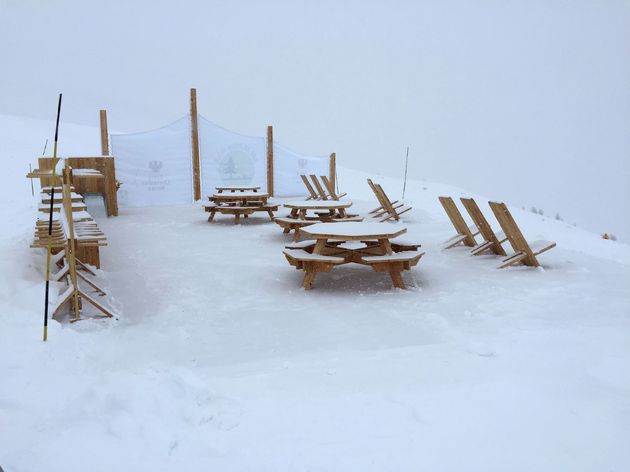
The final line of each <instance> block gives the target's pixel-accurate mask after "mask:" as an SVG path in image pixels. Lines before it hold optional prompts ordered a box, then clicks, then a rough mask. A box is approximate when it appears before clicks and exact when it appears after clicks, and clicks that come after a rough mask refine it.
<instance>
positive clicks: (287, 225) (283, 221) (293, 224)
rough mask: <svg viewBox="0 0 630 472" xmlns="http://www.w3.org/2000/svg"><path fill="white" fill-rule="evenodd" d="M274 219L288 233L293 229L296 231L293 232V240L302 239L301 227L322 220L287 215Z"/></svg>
mask: <svg viewBox="0 0 630 472" xmlns="http://www.w3.org/2000/svg"><path fill="white" fill-rule="evenodd" d="M273 221H274V222H275V223H276V224H278V225H279V226H280V227H281V228H282V232H283V233H285V234H287V233H290V232H291V231H295V233H294V234H293V241H299V240H300V228H304V227H305V226H310V225H314V224H315V223H319V222H320V220H318V219H315V220H300V219H297V218H287V217H277V218H274V219H273Z"/></svg>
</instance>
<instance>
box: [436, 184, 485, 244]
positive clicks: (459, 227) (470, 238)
mask: <svg viewBox="0 0 630 472" xmlns="http://www.w3.org/2000/svg"><path fill="white" fill-rule="evenodd" d="M438 198H439V199H440V203H441V204H442V207H443V208H444V211H445V212H446V214H447V215H448V218H449V220H451V223H452V224H453V226H454V227H455V231H456V232H457V234H456V235H455V236H453V237H452V238H450V239H448V240H447V241H445V242H444V243H443V248H444V249H450V248H452V247H454V246H457V245H458V244H460V243H461V244H463V245H464V246H468V247H475V246H476V245H477V241H475V236H476V235H478V234H479V230H478V229H477V228H476V227H475V226H474V225H471V226H468V225H467V224H466V221H465V220H464V218H463V217H462V214H461V213H460V212H459V210H458V209H457V205H455V202H454V201H453V199H452V198H451V197H438Z"/></svg>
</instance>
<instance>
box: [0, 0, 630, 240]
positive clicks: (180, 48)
mask: <svg viewBox="0 0 630 472" xmlns="http://www.w3.org/2000/svg"><path fill="white" fill-rule="evenodd" d="M0 57H1V58H2V73H1V74H0V90H1V93H0V113H3V114H16V115H25V116H33V117H38V118H49V119H52V118H54V113H55V111H56V109H55V106H56V99H57V94H58V93H59V92H63V93H64V109H63V119H64V120H66V121H67V122H74V123H81V124H90V125H95V126H96V125H97V124H98V110H99V109H100V108H105V109H107V110H108V116H109V125H110V130H115V131H121V132H125V131H139V130H145V129H150V128H154V127H158V126H161V125H163V124H166V123H168V122H171V121H174V120H175V119H177V118H179V117H180V116H182V115H184V114H186V113H188V90H189V88H190V87H191V86H194V87H196V88H197V90H198V92H197V93H198V103H199V105H198V106H199V112H200V113H201V114H203V115H204V116H206V117H207V118H208V119H210V120H212V121H214V122H216V123H218V124H220V125H221V126H223V127H225V128H228V129H231V130H234V131H237V132H240V133H244V134H252V135H263V134H264V132H265V127H266V125H268V124H272V125H274V138H275V139H277V140H278V141H279V142H281V143H282V144H284V145H286V146H289V147H291V148H294V149H296V150H299V151H301V152H303V153H305V154H310V155H327V154H328V153H330V152H332V151H336V152H337V156H338V162H339V164H340V165H344V166H347V167H353V168H359V169H363V170H367V171H371V172H375V173H376V172H380V173H385V174H388V175H402V172H403V165H404V153H405V148H406V146H407V145H409V146H410V147H411V152H410V169H409V173H410V176H411V177H413V178H422V179H427V180H434V181H440V182H445V183H450V184H454V185H459V186H461V187H463V188H466V189H469V190H471V191H473V192H476V193H480V194H483V195H487V196H488V197H489V198H493V199H497V200H504V201H507V202H508V203H512V204H515V205H518V206H526V207H527V208H529V207H531V206H536V207H538V208H543V209H544V210H545V213H546V214H551V215H552V216H553V215H555V213H556V212H559V213H560V214H561V216H562V217H563V218H564V219H565V220H567V221H568V222H570V223H573V222H576V223H578V224H579V225H581V226H584V227H586V228H589V229H592V230H594V231H598V232H604V231H608V232H613V233H617V234H618V235H619V236H621V237H622V238H623V239H625V240H626V241H630V218H629V216H630V190H629V189H628V182H629V181H630V2H629V1H590V2H587V1H581V0H577V1H559V0H549V1H536V0H534V1H519V2H513V1H505V0H497V1H485V0H484V1H472V0H470V1H466V0H450V1H449V0H446V1H437V0H436V1H417V2H410V1H409V2H404V1H395V2H386V1H379V2H374V1H364V2H358V1H311V2H306V1H292V2H288V1H287V2H279V1H273V2H263V1H260V2H254V1H232V2H228V1H224V2H210V1H207V2H202V1H198V2H193V1H183V0H179V1H173V0H171V1H155V0H154V1H136V2H132V1H129V0H127V1H120V0H110V1H107V2H90V1H72V2H71V1H67V2H66V1H64V2H55V1H52V0H51V1H34V0H20V1H17V0H10V1H8V0H0ZM37 139H39V137H37ZM91 151H92V152H96V151H97V150H91ZM340 184H341V186H343V183H342V182H341V183H340ZM611 209H612V210H611Z"/></svg>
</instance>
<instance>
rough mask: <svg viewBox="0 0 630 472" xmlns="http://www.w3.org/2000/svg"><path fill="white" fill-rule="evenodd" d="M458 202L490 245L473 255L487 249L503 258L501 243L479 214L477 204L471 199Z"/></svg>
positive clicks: (481, 214)
mask: <svg viewBox="0 0 630 472" xmlns="http://www.w3.org/2000/svg"><path fill="white" fill-rule="evenodd" d="M460 200H461V202H462V205H464V208H466V211H467V212H468V214H469V215H470V218H471V219H472V220H473V222H474V223H475V225H476V226H477V228H478V229H479V232H480V233H481V236H482V237H483V239H484V240H485V241H487V242H488V243H490V244H489V245H488V246H487V248H485V249H480V250H478V251H476V252H474V253H473V254H475V255H478V254H481V253H482V252H484V250H486V249H489V250H490V251H492V252H493V253H494V254H497V255H499V256H505V255H506V253H505V249H503V246H501V241H499V239H498V238H497V235H496V234H495V233H494V231H493V230H492V227H491V226H490V223H488V220H486V217H485V216H483V213H481V210H480V209H479V206H478V205H477V202H475V200H474V199H472V198H463V197H461V198H460Z"/></svg>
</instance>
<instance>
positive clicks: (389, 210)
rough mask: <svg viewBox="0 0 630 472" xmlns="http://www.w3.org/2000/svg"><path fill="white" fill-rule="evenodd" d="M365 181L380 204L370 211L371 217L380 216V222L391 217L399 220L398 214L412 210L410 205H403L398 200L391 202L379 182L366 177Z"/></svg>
mask: <svg viewBox="0 0 630 472" xmlns="http://www.w3.org/2000/svg"><path fill="white" fill-rule="evenodd" d="M367 183H368V185H369V186H370V188H371V189H372V192H374V196H375V197H376V200H377V201H378V202H379V204H380V206H379V207H378V208H376V209H374V210H372V211H371V212H370V214H371V215H372V217H373V218H381V219H380V220H379V221H381V222H383V221H387V220H391V219H394V220H396V221H400V215H402V214H403V213H406V212H408V211H410V210H412V207H410V206H405V204H404V203H402V202H398V200H396V201H394V202H392V201H391V200H390V199H389V197H388V196H387V194H386V193H385V190H383V187H381V185H380V184H375V183H374V182H372V179H367ZM382 217H384V218H382Z"/></svg>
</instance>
